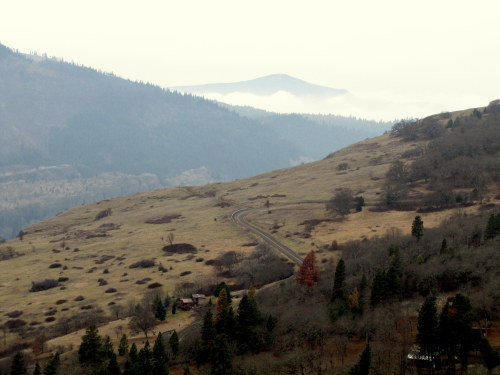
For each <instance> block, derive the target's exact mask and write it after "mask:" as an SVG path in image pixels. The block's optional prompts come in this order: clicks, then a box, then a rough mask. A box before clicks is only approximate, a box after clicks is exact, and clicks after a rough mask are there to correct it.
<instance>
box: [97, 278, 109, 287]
mask: <svg viewBox="0 0 500 375" xmlns="http://www.w3.org/2000/svg"><path fill="white" fill-rule="evenodd" d="M97 282H98V283H99V286H103V285H108V282H107V281H106V280H104V279H99V280H97Z"/></svg>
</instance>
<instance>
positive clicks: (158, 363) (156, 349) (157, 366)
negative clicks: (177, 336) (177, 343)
mask: <svg viewBox="0 0 500 375" xmlns="http://www.w3.org/2000/svg"><path fill="white" fill-rule="evenodd" d="M174 333H175V331H174ZM167 362H168V358H167V352H166V350H165V343H164V342H163V337H162V335H161V333H158V336H157V337H156V340H155V343H154V345H153V375H168V367H167Z"/></svg>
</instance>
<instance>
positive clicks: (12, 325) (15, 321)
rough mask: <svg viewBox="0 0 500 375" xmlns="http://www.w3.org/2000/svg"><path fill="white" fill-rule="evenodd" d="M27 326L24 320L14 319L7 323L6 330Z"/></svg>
mask: <svg viewBox="0 0 500 375" xmlns="http://www.w3.org/2000/svg"><path fill="white" fill-rule="evenodd" d="M25 325H26V322H25V321H24V320H22V319H12V320H8V321H7V322H6V323H5V328H8V329H10V330H15V329H18V328H21V327H23V326H25Z"/></svg>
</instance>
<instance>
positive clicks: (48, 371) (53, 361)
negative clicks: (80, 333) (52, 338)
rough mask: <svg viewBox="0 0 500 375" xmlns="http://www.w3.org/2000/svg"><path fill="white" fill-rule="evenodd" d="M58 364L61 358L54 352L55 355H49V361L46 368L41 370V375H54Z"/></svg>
mask: <svg viewBox="0 0 500 375" xmlns="http://www.w3.org/2000/svg"><path fill="white" fill-rule="evenodd" d="M60 364H61V358H60V356H59V353H58V352H56V354H51V355H50V358H49V361H48V362H47V366H45V369H44V370H43V375H56V374H57V370H58V369H59V365H60Z"/></svg>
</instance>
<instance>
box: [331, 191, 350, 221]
mask: <svg viewBox="0 0 500 375" xmlns="http://www.w3.org/2000/svg"><path fill="white" fill-rule="evenodd" d="M353 199H354V197H353V194H352V191H351V189H341V190H339V191H338V192H336V193H335V195H334V196H333V197H332V198H330V200H329V201H328V202H327V203H326V210H327V211H328V212H332V213H334V214H337V215H339V216H341V217H344V216H346V215H348V214H349V212H350V211H351V208H352V206H353Z"/></svg>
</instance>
